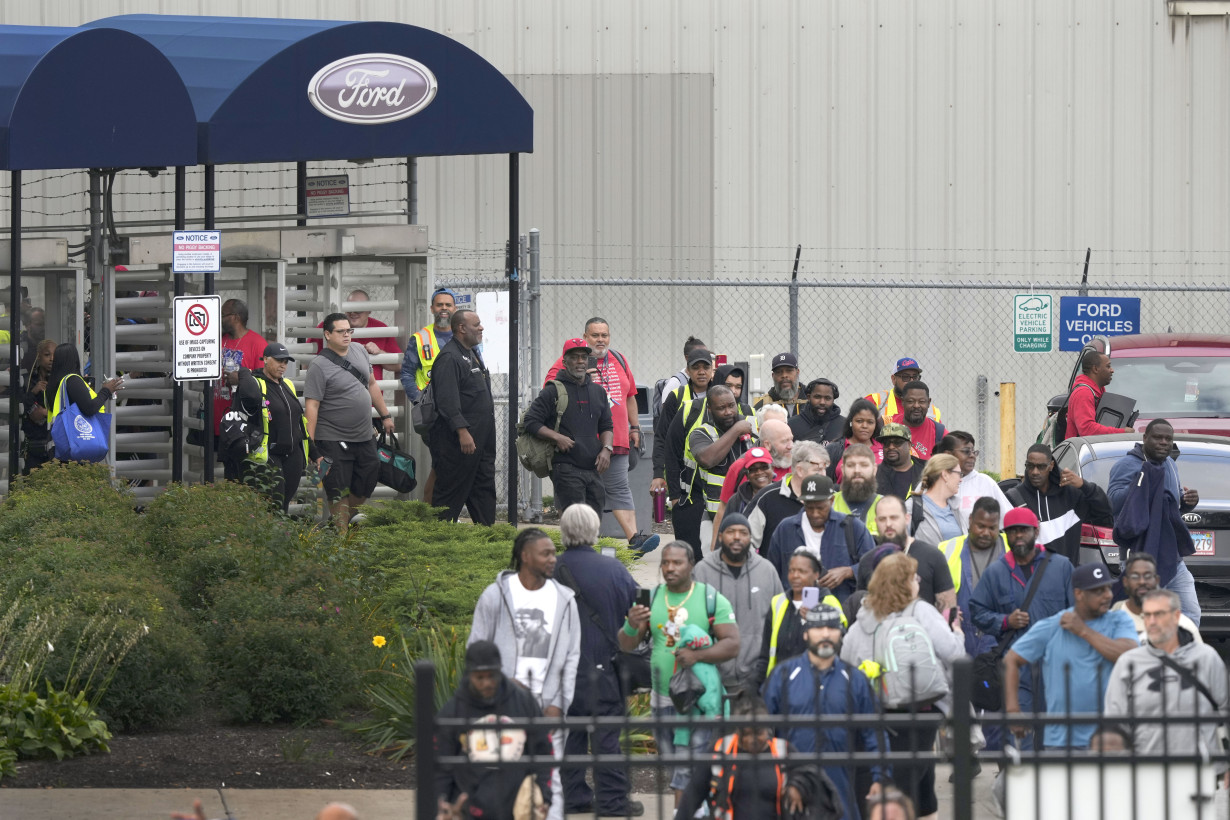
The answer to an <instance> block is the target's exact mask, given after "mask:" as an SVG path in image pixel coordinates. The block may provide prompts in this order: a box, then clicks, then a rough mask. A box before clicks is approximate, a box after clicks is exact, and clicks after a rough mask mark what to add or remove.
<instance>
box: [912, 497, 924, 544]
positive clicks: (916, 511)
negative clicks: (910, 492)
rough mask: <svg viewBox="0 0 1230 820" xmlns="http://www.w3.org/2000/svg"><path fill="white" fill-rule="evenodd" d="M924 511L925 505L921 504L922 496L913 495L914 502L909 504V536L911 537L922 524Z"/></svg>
mask: <svg viewBox="0 0 1230 820" xmlns="http://www.w3.org/2000/svg"><path fill="white" fill-rule="evenodd" d="M925 513H926V505H924V504H923V500H922V496H921V495H916V496H914V503H913V504H911V505H910V537H911V538H913V537H914V535H915V534H916V533H917V532H918V528H919V527H920V526H922V522H923V518H924V515H925Z"/></svg>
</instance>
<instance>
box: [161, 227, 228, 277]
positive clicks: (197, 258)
mask: <svg viewBox="0 0 1230 820" xmlns="http://www.w3.org/2000/svg"><path fill="white" fill-rule="evenodd" d="M171 244H172V246H173V247H172V252H171V272H172V273H218V272H219V271H220V270H222V232H221V231H175V232H174V234H173V235H172V238H171Z"/></svg>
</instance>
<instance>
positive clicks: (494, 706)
mask: <svg viewBox="0 0 1230 820" xmlns="http://www.w3.org/2000/svg"><path fill="white" fill-rule="evenodd" d="M486 715H502V716H504V717H509V718H512V719H514V720H516V719H520V718H534V717H542V710H541V709H539V708H538V704H537V702H535V700H534V696H533V695H531V694H530V692H529V690H528V689H526V688H524V687H523V686H520V685H518V684H517V683H515V682H513V681H510V680H509V679H508V678H503V679H502V680H501V681H500V688H499V689H498V690H497V691H496V694H495V697H494V698H493V699H492V700H491V701H489V702H485V701H483V700H481V699H480V698H479V697H478V696H477V695H476V694H475V693H474V691H473V690H472V689H471V688H470V682H469V679H468V678H467V676H466V675H465V673H464V672H463V673H462V678H461V684H460V685H459V686H458V687H457V692H456V693H455V694H454V695H453V697H452V698H450V699H449V701H448V702H447V703H445V704H444V706H443V708H441V709H440V713H439V714H438V715H437V717H440V718H470V719H473V720H477V719H478V718H481V717H484V716H486ZM467 728H468V727H439V728H438V729H437V730H436V735H435V745H436V754H437V755H438V756H447V757H457V756H461V755H465V754H467V750H466V749H465V748H464V747H463V745H462V737H463V736H465V735H466V734H468V733H467ZM493 728H494V724H493ZM525 732H526V741H525V750H524V751H523V752H522V754H523V755H526V756H529V755H545V756H548V757H549V756H550V755H551V753H552V750H551V740H550V738H549V737H548V736H547V733H546V732H545V731H542V730H540V729H528V730H525ZM527 774H529V772H528V770H526V769H524V768H522V767H519V766H516V765H514V764H511V763H507V762H505V763H500V762H496V763H495V764H494V765H481V764H480V765H476V764H474V763H473V762H471V763H470V764H468V765H463V766H457V765H441V766H440V767H438V768H437V770H436V795H437V796H439V797H443V798H444V799H446V800H448V801H449V802H450V803H452V802H455V801H456V800H457V798H458V797H459V796H460V795H461V793H462V792H465V793H466V794H468V795H469V796H470V799H469V802H470V804H471V805H473V806H475V807H479V808H481V809H482V811H483V813H482V816H483V817H484V818H487V820H512V816H513V815H512V811H513V801H514V800H515V799H516V797H517V791H518V789H520V788H521V782H522V781H523V780H524V779H525V777H526V775H527ZM534 776H535V779H536V780H537V781H538V787H539V788H540V789H542V797H543V800H545V801H546V802H547V803H550V802H551V770H550V769H548V768H543V769H541V770H539V771H537V772H535V773H534Z"/></svg>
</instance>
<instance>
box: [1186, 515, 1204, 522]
mask: <svg viewBox="0 0 1230 820" xmlns="http://www.w3.org/2000/svg"><path fill="white" fill-rule="evenodd" d="M1203 520H1204V516H1203V515H1201V514H1200V513H1194V512H1189V513H1183V523H1185V524H1199V523H1200V522H1201V521H1203Z"/></svg>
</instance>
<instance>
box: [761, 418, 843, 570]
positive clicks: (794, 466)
mask: <svg viewBox="0 0 1230 820" xmlns="http://www.w3.org/2000/svg"><path fill="white" fill-rule="evenodd" d="M828 468H829V454H828V451H827V450H825V449H824V448H823V447H821V446H820V445H819V444H817V443H816V442H814V441H798V442H795V444H794V449H793V450H792V451H791V453H790V473H789V474H788V475H786V476H783V477H782V480H781V481H776V482H774V483H772V484H770V485H769V486H767V487H765V488H764V489H763V490H761V491H760V492H759V493H758V494H757V495H756V497H755V498H753V499H752V500H751V502H749V503H748V505H747V509H746V510H744V515H746V516H747V520H748V524H749V529H750V530H751V534H752V549H754V550H756V551H757V552H759V553H760V554H761V555H764V552H765V550H766V549H768V547H769V539H770V538H771V537H772V536H773V531H774V530H776V529H777V525H778V524H780V523H781V522H783V521H785V520H786V519H787V518H789V517H790V516H792V515H797V514H798V512H799V511H800V510H802V509H803V502H802V500H801V499H800V498H799V493H800V492H801V489H800V488H801V487H802V486H803V480H804V479H805V478H809V477H811V476H813V475H819V474H820V473H823V472H824V471H826V470H827V469H828Z"/></svg>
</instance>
